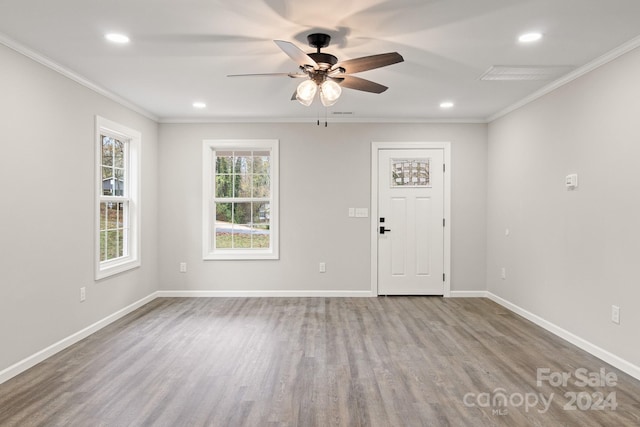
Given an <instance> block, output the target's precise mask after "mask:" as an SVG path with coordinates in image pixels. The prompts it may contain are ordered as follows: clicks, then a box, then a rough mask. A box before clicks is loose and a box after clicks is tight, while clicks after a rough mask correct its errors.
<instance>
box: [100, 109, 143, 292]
mask: <svg viewBox="0 0 640 427" xmlns="http://www.w3.org/2000/svg"><path fill="white" fill-rule="evenodd" d="M105 133H106V134H108V135H110V136H113V137H116V138H120V139H123V140H127V141H128V150H127V152H128V156H127V180H128V185H129V187H128V200H129V203H128V205H129V217H128V221H129V223H128V225H129V233H128V237H129V241H128V243H129V254H128V255H127V256H124V257H121V258H117V259H114V260H109V261H105V262H101V261H100V202H101V201H104V200H105V199H104V198H103V197H101V196H102V168H101V163H102V162H101V160H102V158H101V155H102V141H101V135H102V134H105ZM141 149H142V134H141V133H140V132H138V131H136V130H133V129H130V128H128V127H126V126H123V125H121V124H119V123H116V122H113V121H111V120H108V119H105V118H104V117H100V116H96V135H95V182H96V183H95V215H94V218H95V221H96V223H95V225H94V230H95V231H94V235H95V248H94V263H95V279H96V280H100V279H104V278H106V277H109V276H113V275H114V274H119V273H122V272H125V271H127V270H131V269H133V268H137V267H139V266H140V264H141V261H140V246H141V244H140V242H141V240H140V182H141V180H140V176H141V167H140V166H141V160H140V158H141Z"/></svg>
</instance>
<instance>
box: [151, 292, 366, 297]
mask: <svg viewBox="0 0 640 427" xmlns="http://www.w3.org/2000/svg"><path fill="white" fill-rule="evenodd" d="M156 296H157V297H158V298H160V297H165V298H236V297H239V298H264V297H294V298H304V297H325V298H336V297H337V298H341V297H349V298H365V297H366V298H369V297H375V296H376V295H374V294H373V293H372V292H371V291H158V292H156Z"/></svg>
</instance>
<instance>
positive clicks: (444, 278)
mask: <svg viewBox="0 0 640 427" xmlns="http://www.w3.org/2000/svg"><path fill="white" fill-rule="evenodd" d="M442 281H443V282H446V281H447V279H446V276H445V274H444V273H442Z"/></svg>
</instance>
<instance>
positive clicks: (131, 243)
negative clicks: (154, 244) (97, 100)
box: [95, 117, 141, 280]
mask: <svg viewBox="0 0 640 427" xmlns="http://www.w3.org/2000/svg"><path fill="white" fill-rule="evenodd" d="M140 142H141V135H140V133H139V132H137V131H134V130H132V129H129V128H127V127H125V126H122V125H119V124H117V123H114V122H112V121H109V120H107V119H104V118H102V117H96V217H97V219H96V250H95V252H96V254H95V259H96V269H95V270H96V273H95V276H96V280H98V279H102V278H105V277H108V276H111V275H113V274H117V273H121V272H123V271H126V270H129V269H131V268H135V267H138V266H139V265H140V246H139V242H140V235H139V233H140V224H139V211H140V203H139V193H140Z"/></svg>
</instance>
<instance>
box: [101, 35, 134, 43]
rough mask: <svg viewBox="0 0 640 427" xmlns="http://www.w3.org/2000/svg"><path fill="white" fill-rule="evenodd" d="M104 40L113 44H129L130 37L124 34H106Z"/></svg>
mask: <svg viewBox="0 0 640 427" xmlns="http://www.w3.org/2000/svg"><path fill="white" fill-rule="evenodd" d="M104 38H105V39H107V40H109V41H110V42H113V43H120V44H125V43H129V37H127V36H125V35H124V34H118V33H109V34H106V35H105V36H104Z"/></svg>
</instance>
